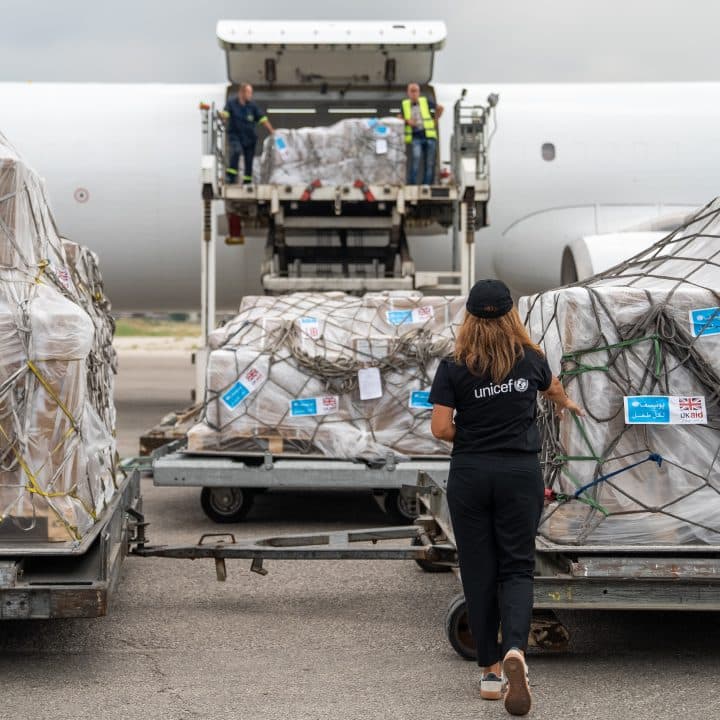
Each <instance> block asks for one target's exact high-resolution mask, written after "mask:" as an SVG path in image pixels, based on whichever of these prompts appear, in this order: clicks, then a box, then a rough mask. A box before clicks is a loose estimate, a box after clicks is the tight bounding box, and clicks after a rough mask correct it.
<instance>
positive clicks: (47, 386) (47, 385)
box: [27, 360, 80, 437]
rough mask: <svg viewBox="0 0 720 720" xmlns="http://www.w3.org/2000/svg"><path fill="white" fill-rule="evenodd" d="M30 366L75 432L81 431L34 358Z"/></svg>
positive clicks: (30, 361)
mask: <svg viewBox="0 0 720 720" xmlns="http://www.w3.org/2000/svg"><path fill="white" fill-rule="evenodd" d="M27 364H28V367H29V368H30V370H31V371H32V373H33V375H35V377H36V378H37V379H38V380H39V381H40V384H41V385H42V386H43V387H44V388H45V390H47V392H48V394H49V395H50V397H51V398H52V399H53V400H54V401H55V402H56V403H57V406H58V407H59V408H60V409H61V410H62V411H63V412H64V413H65V416H66V417H67V419H68V420H69V421H70V423H71V424H72V429H73V430H75V432H79V431H80V429H79V428H78V425H77V422H75V418H74V417H73V415H72V413H71V412H70V411H69V410H68V409H67V407H66V406H65V403H64V402H63V401H62V400H61V399H60V398H59V397H58V395H57V393H56V392H55V391H54V390H53V389H52V386H51V385H50V383H49V382H48V381H47V380H46V379H45V378H44V377H43V374H42V373H41V372H40V371H39V370H38V369H37V367H36V366H35V364H34V363H33V361H32V360H28V363H27ZM66 437H67V436H66Z"/></svg>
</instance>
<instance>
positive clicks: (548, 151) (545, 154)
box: [541, 143, 555, 162]
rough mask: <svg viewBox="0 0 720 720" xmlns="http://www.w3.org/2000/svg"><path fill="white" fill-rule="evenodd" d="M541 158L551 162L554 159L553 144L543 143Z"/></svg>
mask: <svg viewBox="0 0 720 720" xmlns="http://www.w3.org/2000/svg"><path fill="white" fill-rule="evenodd" d="M541 152H542V159H543V160H546V161H547V162H552V161H553V160H554V159H555V145H553V144H552V143H543V146H542V148H541Z"/></svg>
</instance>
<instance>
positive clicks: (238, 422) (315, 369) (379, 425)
mask: <svg viewBox="0 0 720 720" xmlns="http://www.w3.org/2000/svg"><path fill="white" fill-rule="evenodd" d="M463 314H464V301H463V300H462V299H461V298H439V297H423V296H422V295H420V294H417V293H412V294H407V293H405V294H403V293H378V294H368V295H366V296H364V297H362V298H357V297H352V296H349V295H345V294H343V293H326V294H311V293H296V294H294V295H286V296H282V297H246V298H245V299H244V300H243V302H242V305H241V306H240V313H239V315H238V316H237V317H236V318H234V319H233V320H232V322H230V323H229V324H227V325H226V326H225V327H223V328H221V329H219V330H217V331H215V332H214V333H213V334H212V336H211V348H212V352H211V353H210V357H209V364H208V370H207V397H206V407H205V414H204V418H203V421H202V422H201V423H199V424H198V425H196V426H195V427H193V428H192V429H191V430H190V432H189V433H188V445H189V450H190V451H195V452H202V451H208V450H222V451H237V452H242V451H243V450H246V451H247V450H252V451H256V452H257V451H261V450H264V449H266V448H268V447H270V449H272V448H273V443H275V447H277V445H278V441H279V442H280V444H281V445H282V451H283V452H302V453H321V454H322V455H324V456H326V457H330V458H362V459H365V460H369V461H375V462H382V461H385V460H386V459H387V457H388V456H389V455H393V456H395V457H396V458H397V457H403V456H416V455H432V454H442V455H446V454H447V453H448V451H449V445H448V444H447V443H444V442H442V441H439V440H436V439H435V438H433V437H432V435H431V434H430V422H429V419H430V412H429V410H428V408H427V407H426V401H427V395H426V394H423V393H427V391H428V390H429V388H430V385H431V383H432V378H433V377H434V374H435V370H436V368H437V364H438V362H439V359H440V358H441V357H445V356H447V355H448V354H449V353H451V352H452V348H453V344H454V336H455V332H456V330H457V328H458V326H459V323H461V322H462V318H463ZM368 367H371V368H372V367H374V368H378V370H379V372H380V375H381V379H382V396H381V397H379V398H376V399H367V400H361V399H360V391H359V387H358V371H359V370H360V369H361V368H368ZM333 398H337V400H334V399H333ZM305 412H309V413H313V412H315V414H303V413H305ZM321 413H326V414H321Z"/></svg>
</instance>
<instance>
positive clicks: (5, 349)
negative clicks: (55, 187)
mask: <svg viewBox="0 0 720 720" xmlns="http://www.w3.org/2000/svg"><path fill="white" fill-rule="evenodd" d="M112 336H113V323H112V319H111V318H110V315H109V306H108V304H107V301H106V300H105V299H104V296H103V294H102V281H101V279H100V275H99V271H98V267H97V259H96V258H95V256H94V255H93V254H92V253H90V252H89V251H88V250H86V249H84V248H81V247H79V246H78V245H76V244H74V243H71V242H69V241H67V240H62V239H61V238H60V237H58V235H57V232H56V229H55V225H54V222H53V219H52V217H51V215H50V212H49V209H48V206H47V202H46V199H45V196H44V191H43V188H42V185H41V183H40V180H39V178H38V177H37V175H36V174H35V173H34V172H33V171H32V170H30V169H29V168H28V167H27V166H26V165H25V164H24V163H23V162H22V160H21V159H20V158H19V157H18V155H17V154H16V153H15V151H14V150H13V149H12V148H11V147H10V145H9V144H8V143H7V141H6V140H5V138H4V137H3V136H2V135H0V540H2V541H7V540H28V541H30V540H33V541H35V540H37V541H48V540H49V541H77V540H79V539H81V538H82V537H83V536H84V535H85V534H86V533H87V532H88V531H89V530H90V529H91V528H92V526H93V525H94V523H95V522H96V521H97V520H98V519H99V518H100V516H101V515H102V513H103V511H104V509H105V507H106V505H107V503H108V502H109V500H110V499H111V498H112V496H113V494H114V491H115V482H114V462H115V440H114V431H115V409H114V406H113V403H112V384H113V372H114V367H115V356H114V351H113V349H112Z"/></svg>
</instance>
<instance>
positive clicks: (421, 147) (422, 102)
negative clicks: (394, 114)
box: [400, 83, 444, 185]
mask: <svg viewBox="0 0 720 720" xmlns="http://www.w3.org/2000/svg"><path fill="white" fill-rule="evenodd" d="M401 107H402V115H401V116H400V118H401V119H402V120H404V121H405V142H406V143H407V144H408V145H409V146H410V148H409V149H410V164H409V165H408V174H407V182H408V185H417V179H418V174H419V172H420V159H421V158H422V162H423V181H422V184H423V185H432V184H433V179H434V178H435V152H436V150H437V121H438V120H439V119H440V116H441V115H442V113H443V109H444V108H443V106H442V105H440V104H436V103H434V102H433V101H432V100H428V98H426V97H425V96H424V95H421V94H420V86H419V85H418V84H417V83H410V84H409V85H408V86H407V97H406V98H404V99H403V101H402V105H401Z"/></svg>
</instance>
